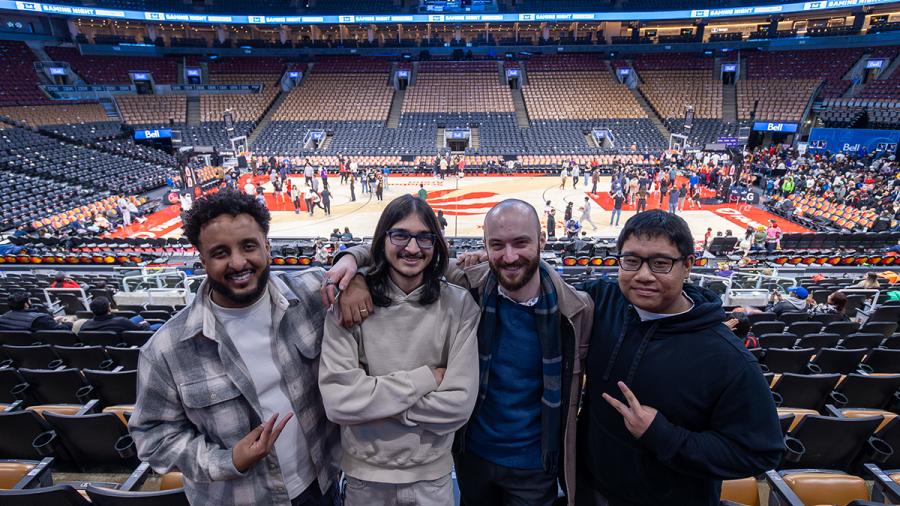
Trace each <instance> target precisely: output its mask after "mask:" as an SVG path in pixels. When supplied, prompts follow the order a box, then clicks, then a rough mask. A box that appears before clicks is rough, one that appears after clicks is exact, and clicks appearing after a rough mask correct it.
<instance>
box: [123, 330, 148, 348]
mask: <svg viewBox="0 0 900 506" xmlns="http://www.w3.org/2000/svg"><path fill="white" fill-rule="evenodd" d="M153 333H154V332H153V331H152V330H127V331H125V332H122V334H121V338H122V340H123V341H124V342H125V344H126V345H128V346H137V347H138V348H140V347H141V346H143V345H145V344H147V341H149V340H150V338H151V337H153Z"/></svg>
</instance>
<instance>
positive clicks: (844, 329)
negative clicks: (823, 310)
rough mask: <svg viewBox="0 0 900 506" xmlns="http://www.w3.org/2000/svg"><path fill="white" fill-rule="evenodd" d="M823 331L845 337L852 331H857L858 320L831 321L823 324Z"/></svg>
mask: <svg viewBox="0 0 900 506" xmlns="http://www.w3.org/2000/svg"><path fill="white" fill-rule="evenodd" d="M824 331H825V332H828V333H829V334H839V335H840V336H842V337H847V336H849V335H850V334H853V333H854V332H857V331H859V323H858V322H831V323H829V324H827V325H825V330H824Z"/></svg>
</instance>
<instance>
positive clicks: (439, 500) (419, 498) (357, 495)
mask: <svg viewBox="0 0 900 506" xmlns="http://www.w3.org/2000/svg"><path fill="white" fill-rule="evenodd" d="M379 505H383V506H453V488H452V482H451V480H450V473H447V475H445V476H442V477H440V478H438V479H436V480H431V481H416V482H413V483H378V482H374V481H363V480H358V479H356V478H353V477H351V476H347V490H346V493H345V495H344V506H379Z"/></svg>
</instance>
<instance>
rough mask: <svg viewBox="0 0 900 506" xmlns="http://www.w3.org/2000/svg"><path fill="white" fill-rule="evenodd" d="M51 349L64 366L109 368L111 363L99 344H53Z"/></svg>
mask: <svg viewBox="0 0 900 506" xmlns="http://www.w3.org/2000/svg"><path fill="white" fill-rule="evenodd" d="M53 351H54V352H55V353H56V355H57V356H58V357H59V359H60V360H62V362H63V364H65V366H66V367H72V368H75V369H111V368H112V365H113V362H112V360H111V359H110V358H109V357H108V356H107V355H106V351H104V349H103V347H101V346H54V347H53Z"/></svg>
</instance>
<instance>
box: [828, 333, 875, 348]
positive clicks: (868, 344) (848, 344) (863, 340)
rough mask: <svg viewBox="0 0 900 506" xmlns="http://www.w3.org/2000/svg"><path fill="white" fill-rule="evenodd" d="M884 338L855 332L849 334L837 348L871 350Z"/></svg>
mask: <svg viewBox="0 0 900 506" xmlns="http://www.w3.org/2000/svg"><path fill="white" fill-rule="evenodd" d="M883 339H884V337H883V336H882V335H881V334H863V333H860V332H857V333H855V334H850V335H848V336H846V337H844V338H843V339H841V341H840V342H839V343H838V348H847V349H850V348H866V349H872V348H875V347H877V346H878V345H879V344H881V341H882V340H883Z"/></svg>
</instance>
